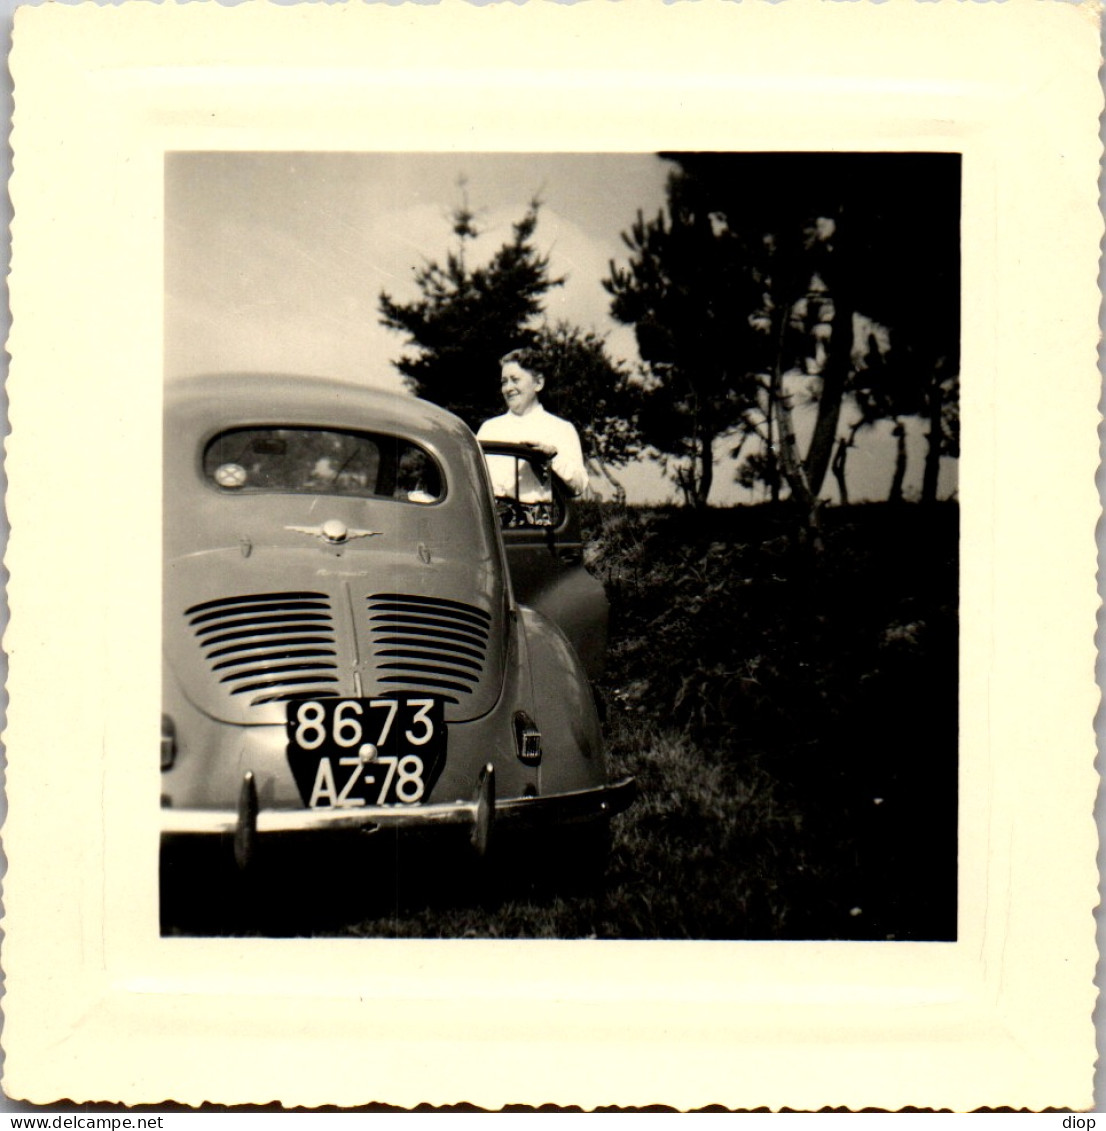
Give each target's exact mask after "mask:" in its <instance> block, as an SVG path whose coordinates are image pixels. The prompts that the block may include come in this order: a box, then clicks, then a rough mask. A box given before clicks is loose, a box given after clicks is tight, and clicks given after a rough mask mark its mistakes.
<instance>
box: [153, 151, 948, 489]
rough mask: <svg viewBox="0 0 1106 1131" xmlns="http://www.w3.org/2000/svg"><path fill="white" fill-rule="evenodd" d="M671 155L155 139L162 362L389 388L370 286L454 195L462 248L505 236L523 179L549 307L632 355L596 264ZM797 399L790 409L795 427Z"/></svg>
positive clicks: (641, 477) (401, 274) (395, 288)
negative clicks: (463, 220) (207, 144)
mask: <svg viewBox="0 0 1106 1131" xmlns="http://www.w3.org/2000/svg"><path fill="white" fill-rule="evenodd" d="M671 167H672V166H671V165H670V164H669V163H668V162H665V161H663V160H662V159H661V158H659V157H657V156H655V155H652V154H564V153H558V154H522V153H516V154H487V153H484V154H471V153H432V154H418V153H398V154H387V153H240V152H226V153H175V154H170V155H168V157H167V159H166V170H165V185H166V195H165V209H166V211H165V312H166V320H165V368H166V376H167V377H168V378H170V379H172V378H173V377H176V376H181V375H185V374H190V373H216V372H235V371H238V372H243V371H258V370H268V371H272V372H280V373H299V374H304V375H318V376H331V377H339V378H345V379H350V380H356V381H359V382H365V383H367V384H370V385H373V386H377V387H381V388H390V389H397V390H398V389H401V388H402V383H401V381H400V377H399V374H398V372H397V370H396V369H395V367H394V366H393V364H392V362H393V360H395V359H397V358H399V357H400V356H401V354H402V352H403V350H404V339H403V336H402V335H401V334H399V333H397V332H396V331H393V330H389V329H386V328H385V327H384V326H381V325H380V316H379V310H378V302H379V297H380V293H381V291H382V290H384V291H387V292H388V293H389V294H390V295H391V297H392V298H394V299H397V300H399V301H408V300H411V299H414V298H417V297H418V290H417V288H416V286H415V284H414V273H415V271H416V269H417V268H418V267H419V266H420V265H421V264H423V263H424V262H425V261H426V260H428V259H437V260H441V259H442V258H443V257H444V255H445V254H446V252H447V251H448V250H449V248H450V247H451V246H453V245H454V244H455V242H456V241H455V237H453V236H452V234H451V231H450V214H451V212H452V210H453V209H454V208H455V207H456V206H457V205H458V204H460V203H461V202H462V200H464V199H467V201H468V205H469V207H470V208H471V209H472V211H473V212H474V213H475V215H476V223H477V227H478V228H479V229H480V231H481V235H480V237H479V238H478V239H477V240H476V241H473V242H471V243H469V244H468V245H467V248H466V255H467V256H468V258H469V262H470V263H477V262H480V261H482V260H485V259H487V258H489V257H490V256H491V255H492V254H493V252H494V251H495V250H496V249H497V248H498V247H499V246H500V245H501V244H502V243H503V242H504V241H505V240H507V239H509V238H510V236H511V225H512V223H514V222H515V221H517V220H519V219H520V218H521V217H522V216H523V214H524V213H525V211H526V208H527V206H528V204H529V202H530V200H531V199H533V198H534V197H535V196H537V197H538V198H540V200H541V201H542V207H541V211H540V215H539V223H538V228H537V232H536V234H535V243H536V245H537V247H538V248H539V250H540V251H541V252H542V253H543V254H548V255H549V258H550V273H551V275H552V276H554V277H557V276H561V275H564V276H566V282H565V285H564V286H563V287H558V288H555V289H553V290H551V291H550V292H548V295H547V301H546V314H547V317H548V318H549V320H550V321H556V320H558V319H562V318H563V319H567V320H568V321H569V322H572V323H573V324H575V325H577V326H579V327H580V328H581V329H584V330H595V331H596V332H598V333H599V334H601V335H604V336H605V337H606V340H607V348H608V350H609V352H610V353H611V354H612V355H614V356H616V357H621V358H624V359H626V360H628V361H631V362H632V361H635V360H636V359H637V356H638V355H637V348H636V345H635V341H634V335H633V330H632V328H630V327H626V326H622V325H620V324H618V323H616V322H614V321H613V320H612V319H611V318H610V315H609V296H608V295H607V293H606V291H604V290H603V288H602V285H601V282H600V280H601V279H602V278H603V277H605V275H606V274H607V273H608V269H609V263H610V261H611V260H612V259H613V260H616V261H618V262H625V261H626V259H627V254H628V253H627V249H626V248H625V245H624V244H623V243H622V239H621V233H622V232H624V231H626V230H627V229H628V228H629V227H630V225H631V224H632V223H633V221H634V219H635V217H636V215H637V212H638V210H639V209H640V210H642V211H643V212H644V213H645V215H646V216H647V217H649V216H653V215H655V214H656V213H657V212H658V211H659V210H660V209H661V208H662V207H663V205H664V199H665V196H664V188H665V181H666V178H667V176H668V172H669V170H670V169H671ZM489 379H495V376H494V375H490V377H489ZM807 416H809V413H805V414H804V412H803V411H802V410H801V409H800V410H798V411H797V413H796V417H797V420H796V426H797V430H798V432H799V434H800V437H801V436H802V434H803V432H804V431H805V424H806V417H807ZM845 423H847V422H845ZM922 431H923V429H922V427H921V425H920V422H917V421H914V422H910V424H909V427H908V443H909V450H910V463H909V467H910V473H909V475H908V479H907V494H908V496H909V495H910V493H911V491H913V492H914V493H917V490H918V489H920V483H921V471H922V460H923V458H924V439H923V437H922ZM884 432H886V433H887V435H886V436H885V435H883V433H884ZM889 433H890V425H888V427H887V429H882V428H877V429H874V430H868V431H866V432H865V433H863V434H861V436H860V437H858V446H857V448H856V450H855V451H854V452H853V453H852V454H851V455H850V463H849V483H850V493H851V494H852V495H853V497H854V498H855V499H857V500H860V499H864V498H884V497H886V493H887V486H888V484H889V483H890V478H891V473H892V465H891V459H892V457H891V454H890V453H891V451H892V446H891V442H890V439H889ZM946 464H947V466H946V467H945V469H944V471H945V475H944V477H943V478H944V482H943V484H942V492H941V493H942V494H945V493H948V492H949V491H950V490H952V489H953V485H954V483H955V476H954V472H955V464H954V463H952V462H951V461H946ZM616 474H617V475H618V476H619V478H620V479H621V480H622V481H623V482H624V484H625V486H626V487H627V490H628V491H629V494H630V498H631V500H633V501H638V502H661V501H668V500H671V499H673V498H674V497H675V491H674V489H673V487H672V485H671V483H670V482H668V481H667V480H665V479H664V478H663V476H662V475H661V473H660V471H659V469H658V468H657V467H656V465H655V464H652V463H648V462H643V463H641V464H639V465H635V466H632V467H630V468H627V469H623V470H622V471H618V472H616ZM731 478H732V476H730V475H729V474H727V473H726V472H725V471H724V470H723V469H721V468H719V469H716V481H717V487H716V489H715V491H714V493H712V496H711V501H712V502H715V503H733V502H750V501H756V500H757V499H758V498H759V497H760V496H759V495H758V494H756V493H754V494H750V493H749V492H747V491H745V490H744V489H741V488H738V487H736V486H735V485H733V484H731V483H730V479H731ZM827 486H828V487H830V486H832V484H831V483H830V482H829V481H828V480H827Z"/></svg>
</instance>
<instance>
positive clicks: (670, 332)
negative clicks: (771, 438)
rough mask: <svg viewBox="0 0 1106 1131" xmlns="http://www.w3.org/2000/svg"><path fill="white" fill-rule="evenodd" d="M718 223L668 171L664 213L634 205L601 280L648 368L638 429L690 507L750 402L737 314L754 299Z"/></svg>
mask: <svg viewBox="0 0 1106 1131" xmlns="http://www.w3.org/2000/svg"><path fill="white" fill-rule="evenodd" d="M716 222H717V217H716V216H715V215H714V214H713V213H712V210H711V207H710V201H709V198H708V197H707V196H706V195H705V194H704V193H703V192H702V191H701V186H700V185H699V184H698V183H697V182H696V181H694V180H693V179H691V178H688V177H685V176H681V175H679V174H674V175H672V176H671V177H670V178H669V181H668V207H667V215H666V214H665V212H663V211H662V212H660V213H658V214H657V216H656V217H654V218H653V219H651V220H646V219H645V217H644V216H643V215H642V213H641V212H639V213H638V216H637V219H636V221H635V222H634V224H633V225H632V226H631V228H630V230H629V231H628V232H624V233H623V236H622V239H623V242H624V243H625V245H626V247H627V248H628V250H629V252H630V261H629V263H628V264H627V265H626V266H624V267H620V266H618V265H617V264H615V263H613V262H612V263H611V264H610V272H609V275H608V277H607V278H606V279H604V280H603V286H604V287H605V288H606V290H607V291H608V292H609V293H610V295H611V313H612V314H613V316H614V317H615V318H616V319H618V320H619V321H620V322H622V323H625V324H627V325H632V326H633V327H634V332H635V335H636V338H637V344H638V351H639V352H640V354H641V357H642V360H643V362H644V363H645V365H646V366H647V370H648V379H647V381H646V382H645V383H644V384H643V386H642V387H641V391H640V401H641V408H640V423H641V429H642V434H643V436H644V438H645V439H646V440H647V441H648V443H649V444H650V445H651V446H652V447H653V448H654V449H655V450H656V451H657V452H658V453H659V455H660V458H661V460H662V462H663V463H665V464H666V465H668V464H672V465H673V466H674V472H675V477H676V481H677V484H678V485H679V487H680V488H681V490H682V491H683V493H684V496H685V498H686V500H687V501H688V502H689V503H691V504H693V505H703V504H705V503H706V501H707V497H708V495H709V494H710V489H711V485H712V483H713V477H714V443H715V441H716V440H717V439H718V437H719V436H722V435H724V434H725V433H726V432H729V431H731V430H732V429H733V428H735V427H736V426H737V425H738V423H739V422H740V421H741V419H742V416H743V413H744V412H746V411H747V410H748V408H749V407H750V405H751V404H752V403H753V401H754V400H755V389H754V387H753V385H752V384H751V383H750V381H749V380H748V374H747V372H746V367H745V364H744V363H745V354H746V353H747V350H748V346H749V344H750V342H751V335H752V331H751V329H750V326H749V323H748V320H747V319H746V318H744V317H742V313H743V312H747V311H748V310H749V309H750V306H751V305H752V304H753V303H754V302H755V299H756V289H755V282H754V280H753V278H752V276H751V275H750V272H749V270H748V265H747V262H746V261H745V258H744V257H743V256H742V254H741V249H740V248H737V247H735V246H734V241H733V240H732V239H730V238H727V236H725V235H720V234H719V232H718V231H717V230H716Z"/></svg>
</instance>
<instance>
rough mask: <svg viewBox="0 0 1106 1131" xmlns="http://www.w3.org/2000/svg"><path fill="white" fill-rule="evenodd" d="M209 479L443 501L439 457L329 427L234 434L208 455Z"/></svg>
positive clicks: (248, 486)
mask: <svg viewBox="0 0 1106 1131" xmlns="http://www.w3.org/2000/svg"><path fill="white" fill-rule="evenodd" d="M203 470H204V476H205V478H206V479H207V480H208V481H209V482H210V483H212V484H213V485H214V486H216V487H218V488H220V489H221V490H223V491H227V492H234V493H250V492H278V493H292V494H307V495H352V496H356V497H362V498H392V499H398V500H400V501H402V502H408V503H418V504H424V505H425V504H428V503H436V502H437V501H438V500H439V499H440V498H441V497H442V494H443V478H442V474H441V470H440V468H439V467H438V465H437V463H436V461H435V460H434V458H433V456H431V455H430V453H429V452H427V451H426V450H425V449H423V448H421V447H419V446H418V445H417V444H414V443H411V442H410V441H408V440H404V439H400V438H399V437H396V436H385V435H381V434H377V433H370V432H351V431H344V430H338V429H328V428H275V427H265V428H235V429H232V430H230V431H227V432H222V433H220V434H219V435H218V436H216V437H215V438H214V439H213V440H211V441H210V442H209V443H208V444H207V446H206V448H205V449H204V453H203Z"/></svg>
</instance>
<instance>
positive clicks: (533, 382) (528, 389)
mask: <svg viewBox="0 0 1106 1131" xmlns="http://www.w3.org/2000/svg"><path fill="white" fill-rule="evenodd" d="M544 383H545V382H544V381H542V379H541V378H540V377H535V376H534V374H533V373H531V372H530V371H529V370H528V369H523V368H522V366H521V365H519V363H518V362H517V361H508V362H507V364H506V365H505V366H503V370H502V375H501V376H500V379H499V387H500V389H501V390H502V392H503V399H504V400H505V401H506V402H507V411H508V412H513V413H514V414H515V416H522V415H523V414H524V413H527V412H529V411H530V409H531V408H532V407H533V405H534V402H535V401H536V400H537V399H538V393H540V392H541V387H542V385H543V384H544Z"/></svg>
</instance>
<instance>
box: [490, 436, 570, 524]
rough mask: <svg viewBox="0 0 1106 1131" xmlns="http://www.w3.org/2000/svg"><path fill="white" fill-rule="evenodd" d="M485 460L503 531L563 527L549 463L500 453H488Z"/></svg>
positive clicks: (560, 509) (561, 509) (560, 506)
mask: <svg viewBox="0 0 1106 1131" xmlns="http://www.w3.org/2000/svg"><path fill="white" fill-rule="evenodd" d="M484 458H485V460H486V462H487V465H488V472H489V474H490V475H491V480H492V490H493V492H494V494H495V505H496V513H497V514H498V516H499V524H500V526H501V527H503V528H504V529H505V530H514V529H518V528H526V527H555V526H557V525H559V523H560V521H561V518H562V511H563V508H562V505H561V503H560V501H559V499H558V498H557V494H556V492H555V491H554V489H553V474H552V472H551V471H550V470H549V465H548V464H547V463H545V462H544V461H539V460H535V461H531V460H529V459H527V458H526V457H525V456H521V455H515V454H509V455H508V454H506V453H499V452H488V453H486V454H485V457H484Z"/></svg>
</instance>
